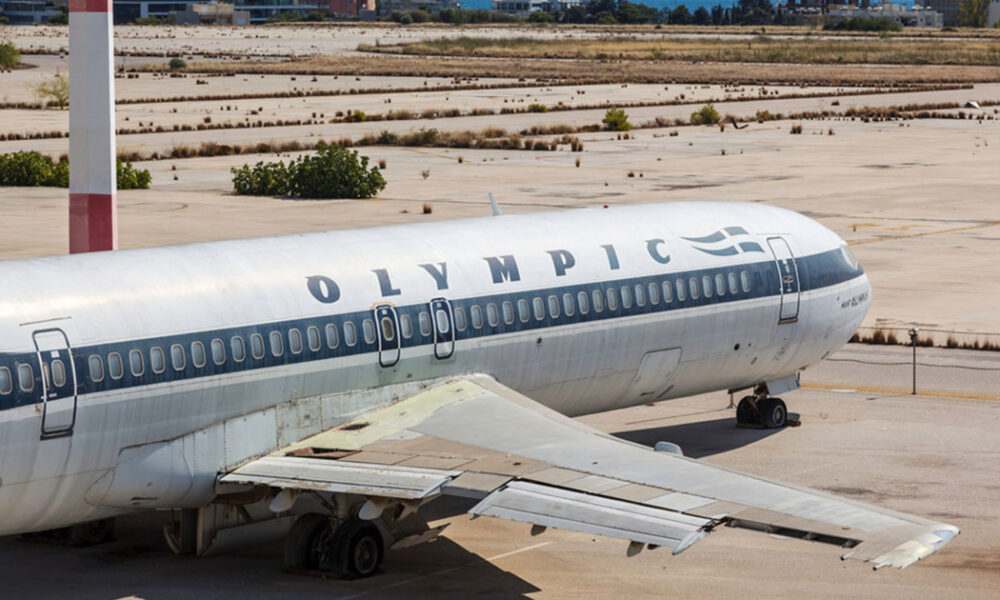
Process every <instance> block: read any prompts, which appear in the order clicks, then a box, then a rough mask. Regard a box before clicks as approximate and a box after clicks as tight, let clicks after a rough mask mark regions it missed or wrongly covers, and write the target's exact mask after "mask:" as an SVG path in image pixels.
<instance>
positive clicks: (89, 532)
mask: <svg viewBox="0 0 1000 600" xmlns="http://www.w3.org/2000/svg"><path fill="white" fill-rule="evenodd" d="M114 539H115V520H114V518H108V519H101V520H100V521H91V522H89V523H80V524H78V525H73V526H71V527H69V528H68V531H67V535H66V543H67V544H69V545H70V546H95V545H97V544H103V543H105V542H110V541H112V540H114Z"/></svg>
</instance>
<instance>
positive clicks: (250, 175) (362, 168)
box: [232, 144, 385, 198]
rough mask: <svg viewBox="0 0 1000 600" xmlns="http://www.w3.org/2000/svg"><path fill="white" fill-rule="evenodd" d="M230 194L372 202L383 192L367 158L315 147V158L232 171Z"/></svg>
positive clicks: (334, 148) (341, 149)
mask: <svg viewBox="0 0 1000 600" xmlns="http://www.w3.org/2000/svg"><path fill="white" fill-rule="evenodd" d="M232 173H233V191H234V192H235V193H236V194H240V195H251V196H295V197H299V198H371V197H372V196H375V195H376V194H378V193H379V192H380V191H382V189H383V188H385V178H384V177H382V173H381V172H380V171H379V169H378V167H371V168H369V167H368V157H367V156H358V153H357V151H353V150H348V149H347V148H344V147H343V146H336V145H333V146H326V145H323V144H320V145H318V146H316V154H315V155H312V156H300V157H299V158H296V159H293V160H292V161H291V162H289V163H288V165H285V163H284V162H277V163H263V162H259V163H257V164H256V165H255V166H253V167H250V166H248V165H243V167H241V168H238V169H235V168H234V169H232Z"/></svg>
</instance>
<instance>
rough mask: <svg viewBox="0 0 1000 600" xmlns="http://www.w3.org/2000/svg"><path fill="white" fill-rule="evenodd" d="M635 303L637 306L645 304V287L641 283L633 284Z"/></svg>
mask: <svg viewBox="0 0 1000 600" xmlns="http://www.w3.org/2000/svg"><path fill="white" fill-rule="evenodd" d="M635 303H636V305H637V306H646V288H645V286H643V285H642V284H641V283H637V284H635Z"/></svg>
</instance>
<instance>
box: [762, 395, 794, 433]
mask: <svg viewBox="0 0 1000 600" xmlns="http://www.w3.org/2000/svg"><path fill="white" fill-rule="evenodd" d="M757 409H758V410H759V411H760V424H761V425H763V426H764V427H767V428H768V429H777V428H779V427H784V426H785V421H786V420H787V419H788V408H787V407H786V406H785V401H784V400H782V399H781V398H764V399H763V400H759V401H758V402H757Z"/></svg>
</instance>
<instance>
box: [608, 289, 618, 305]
mask: <svg viewBox="0 0 1000 600" xmlns="http://www.w3.org/2000/svg"><path fill="white" fill-rule="evenodd" d="M607 296H608V310H618V290H617V289H615V288H613V287H609V288H608V294H607Z"/></svg>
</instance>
